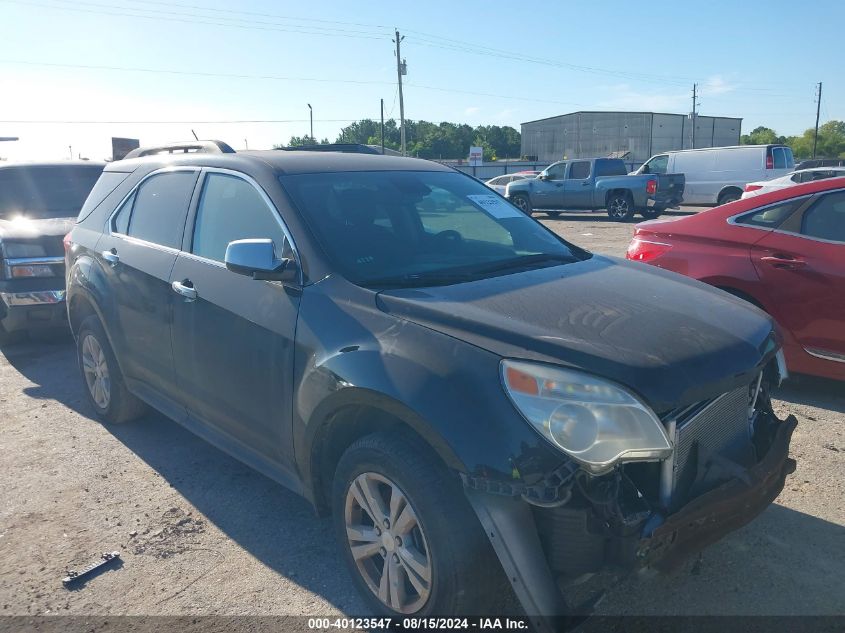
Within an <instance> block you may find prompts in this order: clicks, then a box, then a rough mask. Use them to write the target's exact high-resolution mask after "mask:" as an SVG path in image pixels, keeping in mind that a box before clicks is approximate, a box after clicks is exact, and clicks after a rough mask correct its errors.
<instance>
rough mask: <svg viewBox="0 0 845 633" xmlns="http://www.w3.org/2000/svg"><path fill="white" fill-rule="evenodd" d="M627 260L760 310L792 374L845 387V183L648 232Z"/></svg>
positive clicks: (781, 193)
mask: <svg viewBox="0 0 845 633" xmlns="http://www.w3.org/2000/svg"><path fill="white" fill-rule="evenodd" d="M627 257H628V259H631V260H634V261H640V262H647V263H649V264H652V265H654V266H659V267H660V268H665V269H667V270H673V271H675V272H678V273H681V274H683V275H687V276H689V277H693V278H695V279H698V280H700V281H703V282H705V283H708V284H711V285H713V286H716V287H718V288H721V289H723V290H726V291H727V292H729V293H731V294H734V295H736V296H738V297H741V298H743V299H746V300H747V301H750V302H752V303H754V304H756V305H757V306H759V307H761V308H762V309H764V310H765V311H766V312H768V313H769V314H771V315H772V317H774V319H775V320H776V321H777V322H778V323H779V324H780V326H781V330H782V332H783V336H784V351H785V353H786V361H787V366H788V368H789V369H790V370H791V371H793V372H796V373H803V374H812V375H816V376H824V377H827V378H835V379H838V380H845V178H833V179H830V180H820V181H817V182H811V183H807V184H802V185H797V186H795V187H789V188H786V189H781V190H778V191H774V192H772V193H767V194H763V195H760V196H757V197H754V198H748V199H746V200H738V201H736V202H732V203H730V204H726V205H723V206H720V207H716V208H714V209H710V210H708V211H703V212H701V213H698V214H696V215H691V216H687V217H684V218H681V219H677V220H672V219H665V220H654V221H651V222H645V223H643V224H639V225H637V227H636V230H635V232H634V239H633V240H632V241H631V245H630V246H629V247H628V253H627Z"/></svg>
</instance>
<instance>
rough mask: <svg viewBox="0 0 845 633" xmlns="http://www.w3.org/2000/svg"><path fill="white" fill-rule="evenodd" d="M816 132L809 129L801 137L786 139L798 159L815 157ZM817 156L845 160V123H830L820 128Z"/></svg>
mask: <svg viewBox="0 0 845 633" xmlns="http://www.w3.org/2000/svg"><path fill="white" fill-rule="evenodd" d="M814 132H815V129H814V128H809V129H807V130H805V131H804V133H803V134H802V135H801V136H791V137H789V138H788V139H786V143H787V145H789V146H790V147H791V148H792V153H793V154H795V156H796V157H798V158H809V157H810V156H812V155H813V136H814ZM816 156H824V157H826V158H845V121H835V120H834V121H828V122H827V123H825V124H823V125H820V126H819V139H818V143H817V145H816Z"/></svg>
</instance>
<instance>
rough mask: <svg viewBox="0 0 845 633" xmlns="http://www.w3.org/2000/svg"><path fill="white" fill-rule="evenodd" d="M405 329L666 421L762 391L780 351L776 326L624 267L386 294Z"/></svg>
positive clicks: (386, 303) (593, 261)
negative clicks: (636, 406) (612, 388)
mask: <svg viewBox="0 0 845 633" xmlns="http://www.w3.org/2000/svg"><path fill="white" fill-rule="evenodd" d="M377 302H378V304H379V307H380V308H381V309H382V310H384V311H385V312H387V313H389V314H392V315H395V316H396V317H398V318H401V319H405V320H409V321H412V322H415V323H418V324H420V325H423V326H425V327H428V328H430V329H432V330H436V331H438V332H442V333H444V334H447V335H449V336H453V337H455V338H458V339H461V340H464V341H466V342H468V343H471V344H473V345H476V346H478V347H481V348H484V349H487V350H488V351H491V352H493V353H496V354H498V355H500V356H502V357H508V358H521V359H529V360H536V361H541V362H546V363H554V364H559V365H564V366H568V367H572V368H576V369H580V370H583V371H586V372H589V373H593V374H596V375H599V376H602V377H605V378H609V379H611V380H614V381H616V382H617V383H621V384H623V385H626V386H627V387H629V388H630V389H633V390H634V391H636V392H637V393H639V394H640V395H641V396H642V397H643V398H644V399H645V400H646V402H648V403H649V404H650V405H651V407H652V408H653V409H654V410H655V411H657V412H658V413H662V412H666V411H668V410H670V409H672V408H675V407H678V406H683V405H686V404H691V403H694V402H699V401H701V400H705V399H707V398H711V397H714V396H716V395H718V394H721V393H724V392H726V391H728V390H730V389H733V388H735V387H736V386H738V385H741V384H748V383H750V382H751V380H752V379H753V377H754V376H755V375H756V373H757V372H759V371H760V369H761V368H762V366H763V364H764V363H765V362H767V361H768V360H769V359H770V358H771V357H772V356H773V355H774V354H775V352H776V350H777V347H778V346H779V342H778V338H777V335H776V333H775V330H774V324H773V322H772V320H771V319H770V318H769V317H768V316H767V315H766V314H765V313H763V312H762V311H760V310H758V309H757V308H755V307H754V306H752V305H750V304H748V303H746V302H744V301H742V300H740V299H737V298H735V297H732V296H730V295H728V294H727V293H724V292H722V291H720V290H716V289H714V288H711V287H709V286H706V285H704V284H702V283H700V282H697V281H694V280H691V279H688V278H686V277H682V276H680V275H676V274H675V273H669V272H666V271H663V270H660V269H659V268H654V267H651V266H646V265H644V264H635V263H631V262H627V261H625V260H618V259H615V258H608V257H599V256H593V257H592V258H590V259H588V260H585V261H581V262H577V263H573V264H565V265H559V266H553V267H549V268H542V269H538V270H532V271H528V272H519V273H514V274H508V275H502V276H499V277H494V278H490V279H484V280H479V281H472V282H467V283H460V284H454V285H450V286H438V287H432V288H408V289H400V290H388V291H383V292H381V293H379V295H378V297H377Z"/></svg>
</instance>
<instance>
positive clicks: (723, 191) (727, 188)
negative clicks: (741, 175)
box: [716, 185, 742, 205]
mask: <svg viewBox="0 0 845 633" xmlns="http://www.w3.org/2000/svg"><path fill="white" fill-rule="evenodd" d="M729 193H736V194H737V195H738V196H739V197H742V187H738V186H737V185H725V186H724V187H722V188H721V189H720V190H719V193H718V194H717V195H716V204H717V205H720V204H725V203H724V202H722V199H723V198H724V196H725V195H727V194H729Z"/></svg>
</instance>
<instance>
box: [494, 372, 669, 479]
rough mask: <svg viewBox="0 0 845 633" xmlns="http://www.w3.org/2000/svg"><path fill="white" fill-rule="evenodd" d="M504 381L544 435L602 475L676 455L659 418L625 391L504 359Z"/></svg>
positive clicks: (600, 381) (595, 379)
mask: <svg viewBox="0 0 845 633" xmlns="http://www.w3.org/2000/svg"><path fill="white" fill-rule="evenodd" d="M501 373H502V383H503V385H504V388H505V391H506V392H507V394H508V396H510V399H511V400H512V401H513V403H514V405H515V406H516V408H517V409H518V410H519V412H520V413H521V414H522V415H523V417H524V418H525V419H526V420H528V421H529V422H530V423H531V425H532V426H533V427H534V428H535V429H537V430H538V431H539V432H540V434H541V435H543V437H545V438H546V439H548V440H549V441H550V442H552V444H554V445H555V446H557V447H558V448H560V449H561V450H562V451H563V452H564V453H566V454H567V455H569V456H570V457H572V458H573V459H575V460H576V461H578V462H580V463H581V464H582V465H583V466H584V467H585V468H586V469H587V470H588V471H590V472H591V473H594V474H601V473H604V472H607V471H608V470H610V469H612V468H613V466H614V465H616V463H618V462H620V461H658V460H661V459H665V458H666V457H668V456H669V455H670V454H671V453H672V445H671V444H670V442H669V438H668V437H667V435H666V431H665V430H664V428H663V425H662V424H661V422H660V420H659V419H658V418H657V416H656V415H655V414H654V412H653V411H652V410H651V409H650V408H649V407H648V406H647V405H646V404H645V403H643V402H642V401H641V400H640V399H639V398H637V396H635V395H634V394H633V393H631V392H630V391H628V390H627V389H625V388H624V387H622V386H620V385H617V384H614V383H612V382H610V381H607V380H603V379H601V378H598V377H596V376H591V375H589V374H584V373H581V372H579V371H574V370H571V369H564V368H562V367H552V366H549V365H542V364H539V363H528V362H521V361H512V360H504V361H502V365H501Z"/></svg>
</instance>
